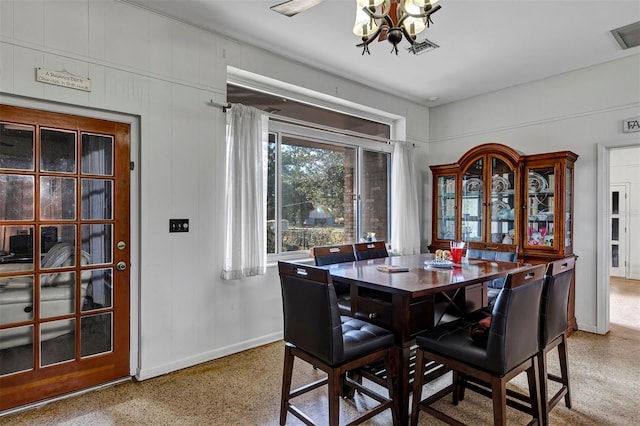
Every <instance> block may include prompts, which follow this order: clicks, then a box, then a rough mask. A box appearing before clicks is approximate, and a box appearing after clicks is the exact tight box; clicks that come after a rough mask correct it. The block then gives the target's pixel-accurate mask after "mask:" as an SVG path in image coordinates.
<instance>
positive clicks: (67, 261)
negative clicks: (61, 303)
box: [40, 225, 76, 282]
mask: <svg viewBox="0 0 640 426" xmlns="http://www.w3.org/2000/svg"><path fill="white" fill-rule="evenodd" d="M60 229H61V230H62V238H61V240H60V242H58V243H57V244H55V245H54V246H53V247H51V248H50V249H49V251H47V252H46V253H43V256H42V259H41V260H40V268H41V269H53V268H68V267H72V266H75V265H76V240H75V236H76V234H75V229H76V227H75V225H64V226H60ZM54 281H56V282H58V281H57V280H54Z"/></svg>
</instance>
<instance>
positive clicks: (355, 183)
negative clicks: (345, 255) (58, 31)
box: [227, 86, 391, 257]
mask: <svg viewBox="0 0 640 426" xmlns="http://www.w3.org/2000/svg"><path fill="white" fill-rule="evenodd" d="M229 87H232V86H229ZM233 87H234V89H233V90H229V92H228V95H227V97H228V100H229V101H230V102H241V103H243V104H244V105H251V103H250V101H248V99H247V96H249V95H248V94H247V93H245V94H244V95H242V93H244V92H247V91H248V92H249V93H253V94H254V96H257V95H255V94H256V93H258V92H254V91H251V90H249V89H244V88H238V87H235V86H233ZM259 96H260V102H258V100H257V98H255V97H254V98H253V101H254V102H256V105H257V106H259V107H260V108H261V109H263V110H266V111H271V112H272V115H271V116H270V120H269V142H268V174H267V176H268V178H267V179H268V180H267V225H268V226H267V253H268V254H269V255H270V256H271V257H289V256H290V257H300V255H304V256H308V254H307V253H308V250H309V249H310V248H312V247H315V246H321V245H327V244H336V243H354V242H358V241H360V240H361V239H363V238H366V236H367V235H370V236H375V238H376V239H377V240H386V241H388V240H389V221H390V217H391V216H390V211H389V206H390V199H389V188H390V177H391V170H390V165H391V146H390V145H388V144H387V143H384V139H383V138H382V137H380V136H381V135H382V136H383V137H384V138H386V139H388V137H389V136H388V135H389V131H390V129H389V126H388V125H385V124H381V123H374V122H371V121H369V120H364V119H360V118H358V117H353V116H348V115H344V114H340V113H336V112H334V111H329V112H327V110H324V109H321V108H317V107H312V106H309V105H306V104H300V106H299V107H296V105H295V104H296V102H295V101H291V100H283V99H282V98H280V97H275V96H272V95H266V94H263V93H262V94H259ZM269 97H272V98H273V103H272V104H270V103H269V99H268V98H269ZM265 98H266V100H265ZM283 103H286V110H287V113H288V114H290V115H293V116H295V117H296V119H295V120H288V118H290V117H286V118H283V117H282V116H281V115H280V114H278V115H273V111H274V109H278V110H279V112H280V111H282V109H281V108H275V107H274V106H273V105H277V106H280V107H283ZM265 105H266V106H265ZM254 106H255V105H254ZM314 108H315V109H316V110H319V111H323V113H322V114H317V113H315V112H314ZM301 118H305V119H309V120H315V121H316V122H318V121H320V123H319V124H320V126H314V125H312V124H311V123H308V122H303V121H301ZM369 123H370V124H369ZM329 124H332V125H333V126H341V125H342V126H344V125H345V124H347V125H348V126H350V129H340V128H332V129H328V128H327V127H328V125H329ZM318 127H321V128H318ZM353 128H358V130H360V131H361V130H363V129H364V130H365V131H367V132H368V134H358V133H356V132H354V131H353V130H352V129H353ZM385 135H386V136H385Z"/></svg>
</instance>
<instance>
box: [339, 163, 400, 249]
mask: <svg viewBox="0 0 640 426" xmlns="http://www.w3.org/2000/svg"><path fill="white" fill-rule="evenodd" d="M390 158H391V155H389V154H387V153H386V152H372V151H363V161H362V166H363V171H362V235H360V238H365V239H366V238H367V237H369V238H371V239H375V240H379V241H387V242H389V236H388V235H387V228H388V223H389V216H388V213H389V205H388V199H387V194H388V192H389V191H388V186H389V182H388V176H389V174H388V169H389V161H390ZM347 187H349V188H351V185H348V186H347ZM349 196H350V195H349V194H347V195H346V196H345V199H346V198H348V197H349ZM344 222H345V228H346V226H347V223H346V221H344ZM350 224H353V222H351V223H350ZM345 232H346V231H345ZM347 234H348V233H347Z"/></svg>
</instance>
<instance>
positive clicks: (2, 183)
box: [0, 175, 35, 220]
mask: <svg viewBox="0 0 640 426" xmlns="http://www.w3.org/2000/svg"><path fill="white" fill-rule="evenodd" d="M34 188H35V184H34V179H33V176H22V175H1V176H0V194H2V198H0V220H33V210H34V209H33V203H34V199H35V198H34Z"/></svg>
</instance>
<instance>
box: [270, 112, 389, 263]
mask: <svg viewBox="0 0 640 426" xmlns="http://www.w3.org/2000/svg"><path fill="white" fill-rule="evenodd" d="M337 130H340V129H337ZM268 132H269V134H275V143H276V153H275V159H276V173H275V175H276V176H275V178H276V182H275V186H276V203H275V210H276V217H275V240H276V252H275V253H267V262H268V263H275V262H277V261H278V260H295V259H301V258H309V251H308V250H298V251H294V252H281V251H280V250H281V243H282V241H281V234H280V232H281V230H280V228H281V223H282V222H281V221H282V210H281V205H280V204H281V194H282V161H281V160H282V159H281V143H282V137H283V136H284V137H292V138H302V139H306V140H309V141H312V142H316V143H319V144H326V145H334V146H344V147H347V148H351V149H355V151H356V164H355V171H354V174H355V180H356V184H355V191H356V195H355V197H354V198H355V200H354V203H355V206H354V208H355V217H356V224H355V226H356V235H361V234H362V197H361V194H362V190H363V178H362V175H363V170H364V164H363V151H365V150H366V151H371V152H381V153H385V154H388V155H389V157H388V158H389V161H388V170H387V233H388V235H389V239H390V238H391V232H392V231H391V164H392V162H391V154H392V152H393V146H392V145H391V144H389V143H383V142H380V141H376V140H372V138H370V137H367V135H362V137H354V136H350V135H346V134H342V133H338V132H336V133H334V132H329V131H325V130H320V129H317V128H311V127H306V126H303V125H298V124H293V123H289V122H284V121H280V120H272V119H270V120H269V129H268ZM266 143H268V142H266ZM265 238H266V234H265Z"/></svg>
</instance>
